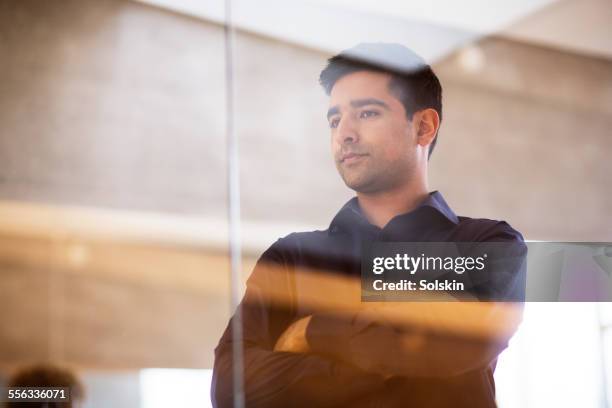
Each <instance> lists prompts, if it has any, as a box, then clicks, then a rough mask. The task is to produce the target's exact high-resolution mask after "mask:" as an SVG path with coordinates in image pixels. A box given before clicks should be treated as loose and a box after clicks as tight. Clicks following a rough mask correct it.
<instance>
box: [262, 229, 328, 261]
mask: <svg viewBox="0 0 612 408" xmlns="http://www.w3.org/2000/svg"><path fill="white" fill-rule="evenodd" d="M327 237H328V230H314V231H301V232H292V233H290V234H288V235H285V236H284V237H281V238H278V239H277V240H276V241H275V242H274V243H273V244H272V245H270V247H268V249H267V250H266V251H265V252H264V253H263V255H262V258H276V259H283V260H285V261H286V260H287V259H289V258H295V256H296V255H299V254H301V253H303V252H305V251H306V252H308V251H310V250H312V249H313V248H315V247H321V246H324V245H325V241H326V239H327Z"/></svg>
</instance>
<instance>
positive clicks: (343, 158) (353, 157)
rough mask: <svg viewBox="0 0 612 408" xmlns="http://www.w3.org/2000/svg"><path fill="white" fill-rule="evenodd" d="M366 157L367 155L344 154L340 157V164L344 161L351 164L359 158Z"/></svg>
mask: <svg viewBox="0 0 612 408" xmlns="http://www.w3.org/2000/svg"><path fill="white" fill-rule="evenodd" d="M363 156H367V154H358V153H346V154H343V155H342V156H340V162H341V163H344V162H345V161H348V162H351V161H354V160H357V159H359V158H360V157H363Z"/></svg>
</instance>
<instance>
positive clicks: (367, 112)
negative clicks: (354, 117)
mask: <svg viewBox="0 0 612 408" xmlns="http://www.w3.org/2000/svg"><path fill="white" fill-rule="evenodd" d="M375 116H378V112H376V111H373V110H364V111H361V113H359V117H360V118H362V119H367V118H372V117H375Z"/></svg>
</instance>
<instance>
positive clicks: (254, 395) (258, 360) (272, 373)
mask: <svg viewBox="0 0 612 408" xmlns="http://www.w3.org/2000/svg"><path fill="white" fill-rule="evenodd" d="M231 349H232V347H231V343H226V344H223V345H220V346H219V347H218V348H217V350H216V358H215V367H214V371H213V390H212V395H213V403H214V405H215V406H216V407H223V408H224V407H233V397H234V395H233V381H232V376H233V356H232V350H231ZM243 367H244V396H245V402H246V406H247V407H286V406H294V407H302V406H303V407H312V406H320V407H325V406H337V405H342V404H344V403H346V402H348V401H349V400H351V399H354V398H355V397H358V396H359V395H364V394H367V393H371V392H374V391H376V390H377V389H380V388H382V386H383V380H382V378H380V377H379V376H377V375H373V374H368V373H365V372H363V371H362V370H359V369H357V368H355V367H352V366H350V365H348V364H345V363H342V362H336V361H332V360H330V359H327V358H324V357H321V356H316V355H309V354H297V353H289V352H274V351H270V350H265V349H262V348H259V347H253V346H251V347H249V346H247V347H246V348H245V350H244V365H243Z"/></svg>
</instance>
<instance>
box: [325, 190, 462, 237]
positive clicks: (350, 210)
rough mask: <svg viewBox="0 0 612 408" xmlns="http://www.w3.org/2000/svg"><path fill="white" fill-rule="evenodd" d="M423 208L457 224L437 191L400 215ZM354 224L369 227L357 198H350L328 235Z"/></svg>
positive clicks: (457, 220) (330, 227)
mask: <svg viewBox="0 0 612 408" xmlns="http://www.w3.org/2000/svg"><path fill="white" fill-rule="evenodd" d="M424 207H431V208H433V209H434V210H436V211H437V212H438V213H440V214H441V215H443V216H444V218H445V219H447V220H448V221H450V222H451V223H453V224H458V223H459V218H458V217H457V215H456V214H455V213H454V212H453V210H452V209H451V208H450V207H449V205H448V204H447V203H446V201H445V200H444V197H442V194H441V193H440V192H439V191H437V190H436V191H433V192H431V193H429V195H428V196H427V198H426V199H425V200H423V202H421V204H419V205H418V206H417V207H416V208H415V209H414V210H412V211H410V212H409V213H406V214H401V215H408V214H411V213H413V212H416V211H418V210H419V209H422V208H424ZM355 224H357V225H371V224H370V223H369V222H368V220H367V219H366V217H365V216H364V215H363V212H362V211H361V208H360V207H359V201H358V200H357V197H353V198H351V199H350V200H349V201H348V202H347V203H346V204H344V206H343V207H342V208H341V209H340V211H338V214H336V216H335V217H334V219H333V220H332V222H331V224H330V225H329V233H330V234H333V233H336V232H339V231H341V230H348V229H351V228H352V227H354V226H355Z"/></svg>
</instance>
